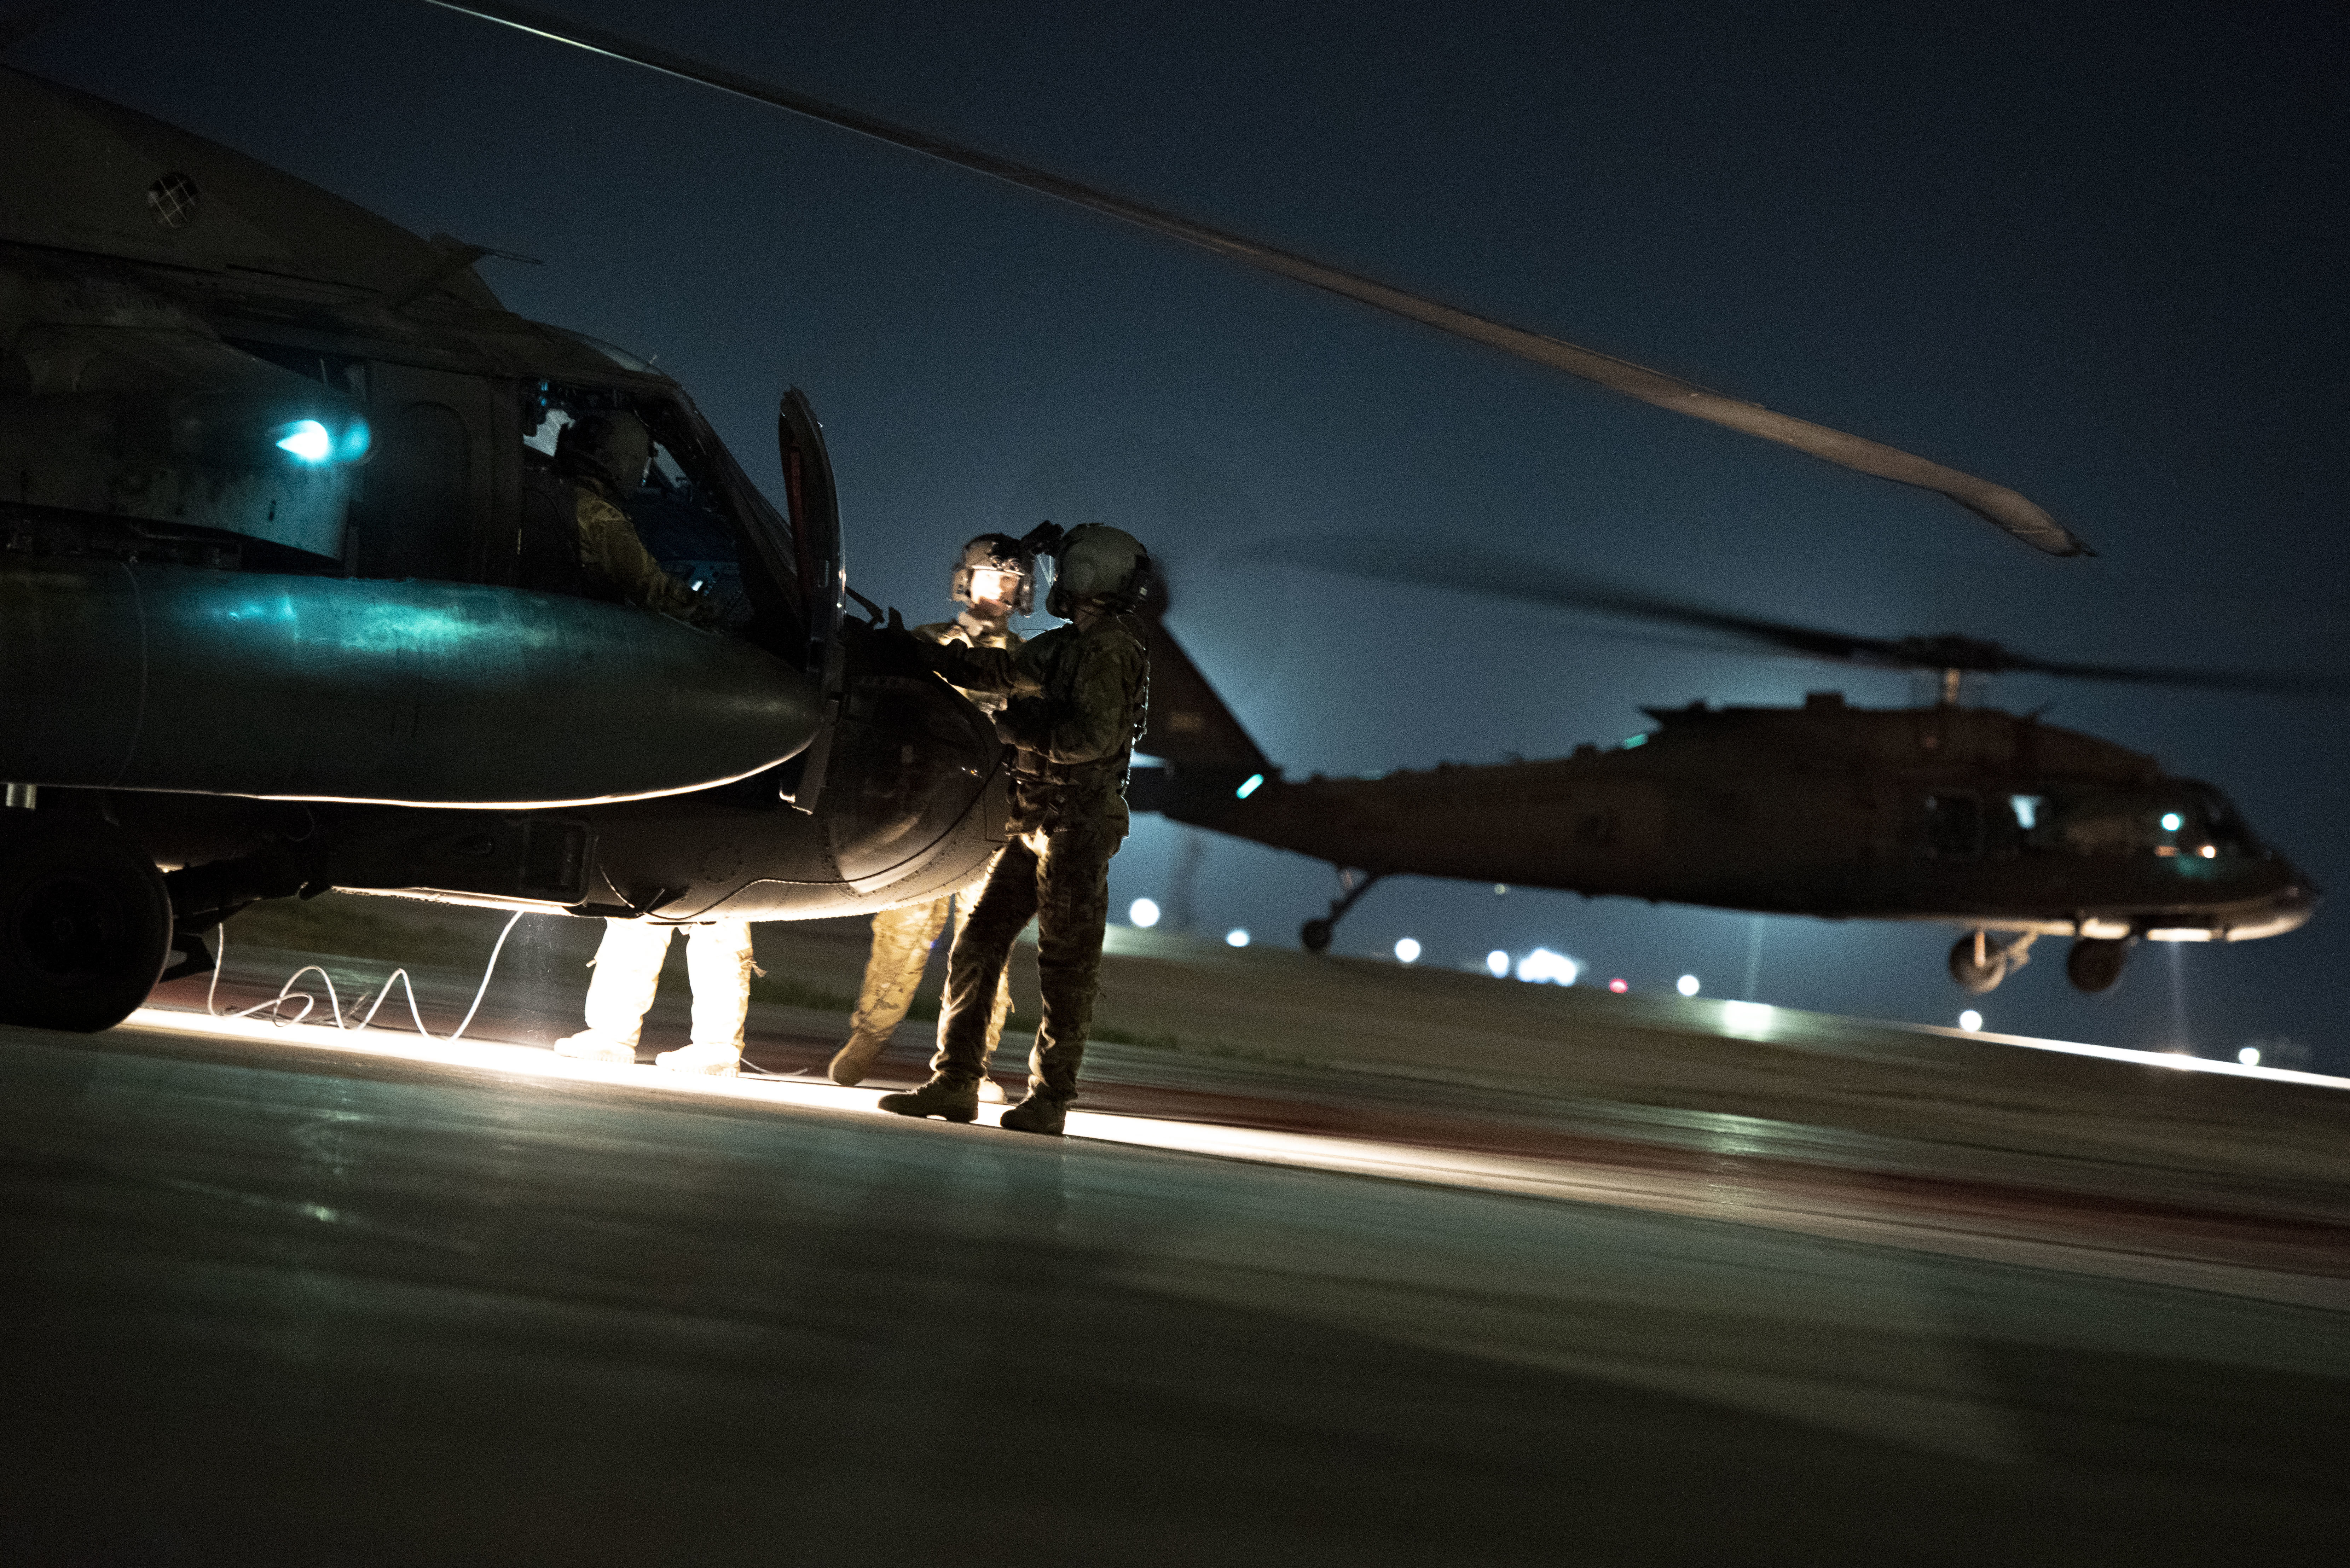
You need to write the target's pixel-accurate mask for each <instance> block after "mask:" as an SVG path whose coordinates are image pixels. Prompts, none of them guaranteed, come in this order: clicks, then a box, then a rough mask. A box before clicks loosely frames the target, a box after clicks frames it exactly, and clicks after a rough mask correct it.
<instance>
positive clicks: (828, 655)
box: [775, 387, 848, 812]
mask: <svg viewBox="0 0 2350 1568" xmlns="http://www.w3.org/2000/svg"><path fill="white" fill-rule="evenodd" d="M775 442H776V445H777V446H778V447H779V448H780V450H781V453H782V456H783V460H784V508H785V512H786V513H787V514H789V515H790V519H791V524H792V571H793V574H794V576H796V577H797V579H798V581H799V586H800V617H801V624H802V625H804V626H806V628H807V634H808V641H807V648H806V652H805V655H804V659H803V668H805V669H806V670H807V671H808V673H809V674H811V675H814V676H815V677H816V679H817V680H820V681H822V682H823V683H824V684H823V689H822V690H823V697H822V699H821V701H822V703H823V706H822V709H821V712H822V719H821V720H820V722H819V727H818V729H817V730H816V739H815V740H813V741H811V742H808V747H807V750H806V751H805V752H803V753H801V754H800V758H799V770H798V773H797V775H796V776H795V778H794V779H793V780H792V781H791V783H790V784H787V785H785V787H784V789H783V795H784V798H785V800H788V801H790V802H791V803H792V805H794V806H795V807H796V808H798V809H799V810H801V811H810V812H812V811H814V810H815V809H816V797H817V796H818V795H820V794H823V793H824V778H825V774H826V773H827V771H828V769H829V768H830V766H831V763H832V742H833V735H834V733H835V732H836V730H837V727H838V723H839V720H840V704H841V687H842V684H843V677H844V674H845V665H846V650H845V649H843V648H842V647H841V643H840V618H841V611H842V607H843V606H844V605H845V604H846V602H847V597H848V564H847V561H845V560H844V559H843V558H842V556H841V548H840V499H839V493H838V492H837V491H836V490H835V489H834V488H833V483H832V459H831V458H829V457H827V456H826V455H825V450H824V427H823V426H822V425H820V424H818V423H816V409H815V407H814V405H812V404H810V403H809V401H808V400H807V394H806V392H803V391H801V390H800V389H798V388H797V387H794V388H792V389H789V390H787V391H786V392H785V393H784V402H783V407H782V408H781V409H780V410H777V412H776V415H775Z"/></svg>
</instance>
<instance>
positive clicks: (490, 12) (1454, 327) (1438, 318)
mask: <svg viewBox="0 0 2350 1568" xmlns="http://www.w3.org/2000/svg"><path fill="white" fill-rule="evenodd" d="M424 3H425V4H427V5H435V6H438V7H440V8H441V9H442V10H444V11H455V12H459V13H461V14H463V15H464V16H474V17H478V18H480V19H481V20H483V21H485V22H495V23H498V24H500V25H502V26H508V27H513V28H515V29H516V30H517V31H520V32H525V33H529V34H531V35H533V36H537V37H541V38H546V39H548V40H550V41H552V42H555V43H558V44H569V45H571V46H572V47H575V48H580V49H585V50H587V51H588V52H589V53H590V54H597V55H602V56H604V57H607V58H608V59H615V60H620V61H624V62H626V63H627V64H629V65H633V66H642V67H645V68H646V69H648V70H655V71H660V72H661V73H662V74H664V75H667V76H673V77H677V78H681V79H683V80H686V81H691V82H699V83H700V84H702V86H704V87H711V88H717V89H718V90H719V91H721V92H729V93H733V94H735V95H736V96H738V97H741V98H747V99H753V100H754V101H756V102H759V103H764V104H767V105H770V106H772V107H774V108H775V109H786V110H789V111H790V112H791V113H794V114H799V115H806V117H807V118H809V119H818V120H822V121H823V122H824V123H826V124H827V125H835V126H838V127H840V128H841V129H843V130H853V131H855V132H857V133H858V135H860V136H869V137H872V138H873V139H874V140H879V141H886V142H889V144H890V145H892V146H894V147H902V148H905V149H907V150H908V151H914V152H919V153H921V154H923V155H924V156H925V157H929V158H936V159H939V160H941V161H944V162H948V163H952V164H954V165H956V166H957V167H959V168H963V169H969V170H972V171H975V172H977V173H981V174H985V175H989V176H991V177H993V178H994V179H997V180H1002V181H1005V182H1009V183H1011V184H1014V185H1018V186H1021V187H1023V188H1024V189H1027V190H1030V191H1035V192H1038V193H1040V194H1043V195H1046V196H1051V197H1054V198H1055V199H1056V200H1059V201H1063V202H1074V203H1075V204H1076V205H1077V206H1080V207H1085V208H1087V209H1089V210H1090V211H1093V212H1096V213H1101V214H1102V215H1104V216H1105V217H1110V218H1116V219H1118V220H1119V221H1120V222H1122V223H1132V224H1135V225H1136V226H1138V227H1139V228H1145V229H1149V230H1150V231H1151V232H1152V233H1154V234H1164V235H1166V236H1167V237H1168V238H1170V239H1174V240H1180V241H1182V242H1183V243H1184V244H1191V245H1197V246H1199V247H1200V248H1201V249H1202V250H1208V251H1213V252H1214V253H1215V254H1218V255H1221V256H1225V257H1228V258H1230V259H1232V260H1233V261H1237V262H1239V263H1241V264H1242V265H1245V266H1253V267H1255V268H1256V269H1258V270H1259V271H1261V272H1269V273H1274V274H1276V275H1280V276H1283V277H1287V278H1293V279H1295V280H1296V281H1297V282H1299V283H1303V284H1306V285H1309V286H1313V287H1315V288H1319V289H1325V290H1327V291H1328V292H1330V293H1332V294H1336V295H1343V296H1345V297H1347V298H1348V299H1352V300H1356V301H1358V302H1359V303H1361V304H1364V305H1367V306H1372V307H1373V308H1375V309H1378V310H1384V311H1387V312H1388V313H1390V314H1392V315H1396V316H1400V317H1405V318H1406V319H1408V320H1411V321H1417V322H1419V323H1421V324H1422V325H1424V326H1428V327H1435V328H1436V329H1437V330H1439V331H1440V332H1449V333H1451V334H1452V335H1453V336H1454V337H1466V338H1469V339H1470V340H1471V341H1472V342H1477V343H1482V344H1485V345H1486V346H1487V347H1489V348H1498V349H1500V350H1501V351H1502V352H1503V353H1505V354H1512V355H1515V356H1516V357H1517V358H1521V359H1531V360H1533V361H1534V363H1536V364H1538V365H1547V366H1549V367H1551V368H1552V369H1556V370H1564V371H1565V372H1566V373H1567V374H1568V375H1570V376H1575V377H1577V378H1580V379H1583V380H1586V381H1590V382H1592V383H1594V384H1596V385H1598V386H1602V387H1605V388H1607V389H1609V390H1610V391H1614V392H1620V393H1622V394H1623V395H1624V396H1626V397H1627V398H1635V399H1638V400H1639V401H1641V402H1644V403H1648V404H1651V405H1653V406H1655V407H1657V408H1660V409H1667V410H1671V411H1672V412H1674V413H1679V414H1686V415H1688V416H1689V417H1690V418H1691V419H1699V420H1704V421H1708V422H1710V423H1712V424H1717V425H1724V426H1727V427H1728V428H1730V429H1731V430H1735V431H1744V432H1745V433H1746V434H1748V435H1751V436H1757V437H1760V438H1761V439H1763V440H1764V441H1777V442H1778V443H1780V444H1781V445H1783V446H1789V447H1793V448H1794V449H1795V450H1796V451H1797V452H1806V453H1808V454H1810V455H1811V456H1813V457H1815V458H1818V459H1820V460H1821V461H1822V462H1832V463H1835V464H1836V465H1837V466H1838V467H1840V468H1849V469H1852V470H1855V471H1856V472H1861V473H1867V474H1874V475H1876V476H1877V478H1879V479H1889V480H1892V481H1894V482H1896V483H1900V484H1910V485H1916V486H1917V487H1918V488H1919V489H1922V490H1931V491H1935V492H1938V493H1940V494H1943V495H1947V496H1949V497H1950V499H1951V500H1953V501H1955V502H1957V503H1958V504H1960V505H1961V506H1963V507H1965V508H1966V509H1967V510H1968V511H1970V512H1971V513H1973V514H1975V515H1977V516H1978V517H1981V518H1982V519H1983V520H1984V521H1986V522H1988V523H1990V524H1992V525H1993V526H1994V527H1998V528H2001V529H2003V530H2005V531H2006V532H2007V533H2009V534H2012V535H2014V536H2015V537H2017V538H2019V539H2021V540H2022V541H2023V542H2024V543H2025V544H2027V545H2031V546H2033V548H2034V549H2037V550H2043V551H2045V552H2047V553H2048V554H2049V555H2052V556H2088V555H2094V554H2095V552H2094V551H2092V550H2091V549H2090V548H2089V546H2088V545H2086V544H2085V543H2083V542H2082V541H2081V540H2080V539H2079V538H2078V537H2076V536H2075V535H2073V534H2071V533H2070V532H2068V531H2067V530H2066V529H2065V528H2064V526H2063V524H2059V523H2058V522H2057V521H2056V520H2055V519H2054V517H2051V516H2050V515H2049V514H2047V513H2046V512H2044V511H2043V510H2041V508H2040V507H2038V506H2036V505H2034V504H2033V503H2032V502H2031V501H2029V500H2027V499H2025V498H2024V497H2023V496H2022V495H2020V494H2018V493H2016V492H2014V491H2012V490H2010V489H2008V488H2007V487H2006V486H2005V485H2002V484H1994V483H1991V481H1989V480H1986V479H1978V478H1976V477H1975V476H1974V475H1972V474H1969V473H1961V472H1959V471H1958V470H1957V469H1954V468H1946V467H1944V466H1943V465H1942V464H1940V463H1939V462H1929V460H1927V459H1925V458H1922V457H1918V456H1917V455H1916V454H1914V453H1911V452H1902V451H1900V450H1898V448H1894V447H1889V446H1886V445H1884V444H1882V443H1881V442H1877V441H1869V440H1867V439H1866V438H1865V437H1861V436H1856V435H1851V434H1848V433H1846V431H1837V430H1830V429H1829V428H1828V427H1826V426H1825V425H1816V424H1813V423H1811V422H1810V421H1805V420H1799V419H1794V418H1793V417H1791V416H1789V415H1786V414H1782V413H1775V412H1773V411H1772V410H1769V409H1766V408H1763V407H1762V406H1760V405H1759V404H1755V403H1748V402H1742V401H1740V400H1737V399H1735V398H1728V397H1724V396H1722V395H1721V393H1719V392H1711V391H1708V390H1706V389H1704V388H1702V387H1699V386H1695V385H1693V384H1691V383H1690V382H1688V381H1684V380H1681V379H1679V378H1678V377H1673V376H1668V375H1666V374H1665V373H1664V372H1663V371H1661V370H1651V369H1646V368H1645V367H1642V366H1639V365H1635V364H1632V363H1631V362H1630V361H1628V360H1624V359H1618V358H1615V357H1613V356H1612V355H1607V354H1602V353H1599V352H1598V351H1597V350H1596V349H1591V348H1577V347H1575V345H1574V344H1572V343H1565V342H1562V341H1560V340H1559V339H1558V338H1555V337H1544V335H1543V334H1541V333H1539V332H1529V331H1527V330H1526V329H1524V328H1523V327H1512V326H1509V325H1508V324H1506V323H1504V322H1500V321H1495V320H1492V318H1491V317H1483V316H1478V315H1476V314H1474V313H1472V312H1470V311H1466V310H1462V309H1460V308H1458V307H1457V306H1450V305H1446V304H1443V303H1442V302H1441V301H1439V300H1433V299H1430V298H1428V297H1426V296H1422V295H1417V294H1412V293H1410V292H1409V291H1407V290H1404V289H1400V288H1396V287H1394V286H1391V285H1388V284H1384V283H1380V282H1378V281H1377V280H1376V279H1373V278H1367V277H1364V276H1362V275H1360V274H1358V273H1351V272H1347V271H1346V270H1344V269H1343V268H1339V267H1335V266H1331V265H1327V264H1326V263H1323V262H1318V261H1315V259H1314V258H1313V257H1311V256H1306V255H1300V254H1298V253H1296V252H1295V251H1286V250H1282V249H1280V248H1278V247H1276V246H1273V245H1268V244H1261V243H1259V242H1258V241H1255V240H1252V239H1250V238H1248V237H1247V236H1246V235H1243V234H1233V233H1232V232H1231V231H1230V230H1228V229H1219V228H1215V227H1212V226H1211V225H1209V224H1206V223H1198V222H1195V221H1193V220H1192V219H1190V218H1186V217H1182V216H1180V215H1179V214H1177V213H1170V212H1167V211H1165V210H1164V209H1161V208H1158V207H1152V206H1148V205H1146V204H1144V203H1142V202H1134V201H1129V200H1128V199H1127V198H1125V197H1123V196H1118V195H1113V194H1111V193H1110V192H1107V191H1103V190H1100V189H1098V188H1097V187H1095V186H1092V185H1087V184H1082V183H1080V182H1077V181H1075V180H1066V179H1064V178H1062V177H1061V176H1060V175H1057V174H1054V173H1050V172H1047V171H1045V170H1042V169H1037V168H1034V167H1031V166H1030V165H1028V164H1025V163H1017V162H1014V161H1012V160H1010V159H1007V158H998V157H996V156H995V155H994V154H993V153H989V152H983V151H979V150H977V149H975V148H971V147H964V146H962V145H961V144H959V143H956V142H952V141H947V140H941V139H940V138H938V137H935V136H931V135H930V134H929V133H928V132H926V131H920V130H913V129H911V128H910V127H907V126H902V125H896V124H893V123H891V122H890V121H889V120H885V119H876V118H875V117H873V116H871V115H868V114H863V113H859V112H858V110H856V109H843V108H841V107H840V106H838V105H837V104H831V103H827V102H825V101H824V100H823V99H816V98H810V97H808V96H807V95H806V94H804V93H796V92H793V91H791V90H789V89H787V88H778V87H771V86H769V85H768V84H766V83H764V82H761V81H757V80H754V79H753V78H749V77H745V76H743V75H740V74H738V73H736V72H733V71H730V70H726V69H724V68H723V67H718V66H712V65H705V64H703V63H702V62H701V61H698V60H693V59H689V58H687V57H685V56H682V55H673V54H671V53H669V52H668V51H667V50H665V49H657V48H654V47H652V46H650V45H649V44H640V43H638V42H636V41H635V40H634V39H630V38H626V37H622V36H620V35H619V34H617V33H608V32H606V31H604V30H603V29H602V28H599V27H590V26H586V25H584V24H581V23H577V22H573V21H569V20H567V19H566V18H564V17H561V16H551V15H549V14H548V13H546V12H544V11H539V10H536V9H533V8H531V7H528V6H523V5H502V4H494V3H489V0H424Z"/></svg>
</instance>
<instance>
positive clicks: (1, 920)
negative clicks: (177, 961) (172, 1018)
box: [0, 811, 172, 1033]
mask: <svg viewBox="0 0 2350 1568" xmlns="http://www.w3.org/2000/svg"><path fill="white" fill-rule="evenodd" d="M171 946H172V899H171V895H170V894H169V893H167V892H166V891H165V890H164V887H163V874H162V873H161V871H159V870H157V869H156V867H155V863H154V861H153V860H151V859H150V858H149V857H148V856H147V855H146V854H145V852H144V851H142V850H141V849H140V847H139V846H138V845H137V844H135V843H133V842H132V840H131V838H130V835H128V834H126V833H124V832H123V831H122V830H121V829H120V828H119V827H116V826H113V825H112V824H110V823H106V822H102V821H99V820H98V819H96V818H94V817H86V816H78V815H67V814H65V813H62V812H46V811H45V812H38V813H36V812H30V811H26V812H10V813H8V814H7V819H5V820H0V1023H15V1024H23V1025H27V1026H29V1027H32V1028H36V1029H69V1030H74V1031H77V1032H79V1033H96V1032H97V1031H99V1030H101V1029H111V1028H112V1027H114V1025H116V1024H118V1023H121V1022H122V1021H123V1020H124V1019H125V1018H127V1017H129V1016H130V1012H131V1010H132V1009H134V1008H136V1007H137V1006H138V1005H139V1004H140V1002H144V1001H146V1000H147V993H148V992H151V991H152V990H153V989H154V988H155V981H156V979H157V977H158V976H160V975H161V973H162V971H163V961H164V960H165V959H166V958H167V957H169V956H170V951H171Z"/></svg>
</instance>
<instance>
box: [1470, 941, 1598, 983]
mask: <svg viewBox="0 0 2350 1568" xmlns="http://www.w3.org/2000/svg"><path fill="white" fill-rule="evenodd" d="M1488 962H1491V960H1488ZM1582 972H1583V966H1582V965H1581V964H1579V963H1577V962H1575V961H1574V960H1573V959H1571V958H1569V957H1567V956H1566V955H1565V953H1555V952H1553V951H1551V950H1549V949H1548V948H1536V949H1535V950H1534V951H1532V952H1530V953H1528V954H1527V955H1526V956H1525V957H1523V958H1522V959H1520V960H1519V961H1518V978H1519V979H1520V980H1523V981H1529V982H1531V983H1533V984H1535V985H1573V984H1574V983H1575V976H1576V975H1579V974H1581V973H1582Z"/></svg>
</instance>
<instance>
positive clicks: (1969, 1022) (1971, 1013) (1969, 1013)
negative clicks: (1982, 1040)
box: [1959, 1007, 1982, 1034]
mask: <svg viewBox="0 0 2350 1568" xmlns="http://www.w3.org/2000/svg"><path fill="white" fill-rule="evenodd" d="M1959 1027H1960V1028H1961V1029H1963V1030H1965V1031H1966V1032H1967V1033H1970V1034H1979V1033H1981V1032H1982V1014H1981V1013H1980V1012H1976V1011H1975V1010H1974V1009H1973V1008H1971V1007H1970V1008H1968V1009H1967V1010H1966V1011H1965V1012H1961V1013H1960V1014H1959Z"/></svg>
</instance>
